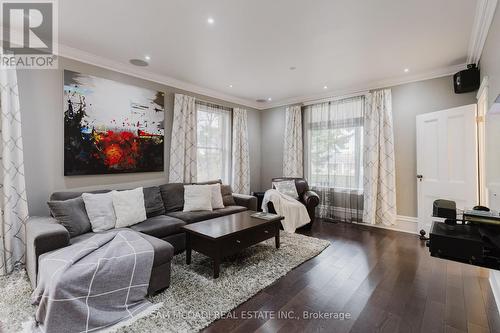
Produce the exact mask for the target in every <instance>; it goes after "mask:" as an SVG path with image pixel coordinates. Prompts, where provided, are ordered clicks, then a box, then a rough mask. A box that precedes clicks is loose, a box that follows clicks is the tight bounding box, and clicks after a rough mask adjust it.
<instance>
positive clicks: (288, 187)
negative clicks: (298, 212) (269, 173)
mask: <svg viewBox="0 0 500 333" xmlns="http://www.w3.org/2000/svg"><path fill="white" fill-rule="evenodd" d="M273 187H274V188H275V189H276V190H277V191H278V192H280V193H281V194H284V195H288V196H289V197H292V198H294V199H296V200H299V193H298V192H297V187H296V186H295V180H283V181H281V182H273Z"/></svg>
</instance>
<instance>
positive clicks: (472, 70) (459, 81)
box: [453, 64, 481, 94]
mask: <svg viewBox="0 0 500 333" xmlns="http://www.w3.org/2000/svg"><path fill="white" fill-rule="evenodd" d="M480 79H481V78H480V74H479V68H477V67H476V65H475V64H470V65H467V69H465V70H463V71H460V72H458V73H456V74H455V75H453V86H454V88H455V94H463V93H468V92H471V91H476V90H477V89H479V85H480V83H481V82H480Z"/></svg>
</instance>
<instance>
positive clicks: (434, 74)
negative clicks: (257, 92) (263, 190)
mask: <svg viewBox="0 0 500 333" xmlns="http://www.w3.org/2000/svg"><path fill="white" fill-rule="evenodd" d="M466 67H467V66H466V64H460V65H454V66H449V67H444V68H440V69H436V70H432V71H428V72H424V73H421V74H415V75H410V76H408V75H405V76H399V77H393V78H389V79H384V80H379V81H372V82H368V83H364V84H361V85H359V86H352V87H351V88H349V89H342V90H331V91H327V92H324V93H321V94H314V95H305V96H299V97H292V98H288V99H284V100H280V101H276V102H270V103H268V104H267V105H266V108H265V109H271V108H275V107H279V106H285V105H290V104H301V103H311V102H314V101H319V100H324V99H328V98H335V97H337V96H351V95H355V94H362V93H364V92H366V91H369V90H375V89H381V88H387V87H393V86H398V85H401V84H406V83H412V82H418V81H424V80H430V79H435V78H439V77H443V76H449V75H453V74H455V73H456V72H458V71H460V70H463V69H465V68H466Z"/></svg>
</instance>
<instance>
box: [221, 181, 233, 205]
mask: <svg viewBox="0 0 500 333" xmlns="http://www.w3.org/2000/svg"><path fill="white" fill-rule="evenodd" d="M220 191H221V193H222V202H223V203H224V207H227V206H236V202H235V201H234V197H233V189H232V188H231V185H221V186H220Z"/></svg>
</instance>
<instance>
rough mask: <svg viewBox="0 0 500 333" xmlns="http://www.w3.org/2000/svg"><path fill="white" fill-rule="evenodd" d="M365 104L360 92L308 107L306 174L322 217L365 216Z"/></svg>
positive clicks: (354, 217)
mask: <svg viewBox="0 0 500 333" xmlns="http://www.w3.org/2000/svg"><path fill="white" fill-rule="evenodd" d="M364 107H365V99H364V96H360V97H354V98H349V99H343V100H338V101H331V102H326V103H320V104H314V105H310V106H307V107H306V108H305V121H304V123H305V141H306V152H305V161H306V163H305V167H306V175H307V177H308V182H309V184H310V186H311V187H312V188H313V189H314V190H315V191H317V192H318V193H319V195H320V204H319V205H318V208H317V212H316V214H317V215H318V216H319V217H321V218H327V219H334V220H341V221H346V222H351V221H361V219H362V209H363V208H362V206H363V116H364Z"/></svg>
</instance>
